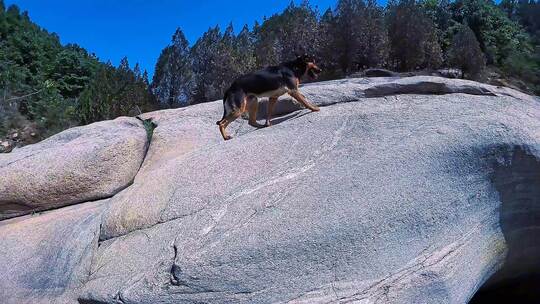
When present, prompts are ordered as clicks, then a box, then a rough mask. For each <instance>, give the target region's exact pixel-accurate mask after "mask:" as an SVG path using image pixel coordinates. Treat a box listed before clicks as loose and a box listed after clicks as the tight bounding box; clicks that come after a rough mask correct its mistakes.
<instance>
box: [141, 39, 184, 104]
mask: <svg viewBox="0 0 540 304" xmlns="http://www.w3.org/2000/svg"><path fill="white" fill-rule="evenodd" d="M151 89H152V92H153V93H154V95H155V97H156V99H157V100H158V101H159V103H160V104H161V105H162V106H168V107H178V106H185V105H188V104H189V102H190V98H191V95H192V91H193V89H194V74H193V66H192V58H191V54H190V49H189V43H188V41H187V39H186V37H185V35H184V33H183V32H182V30H181V29H177V30H176V32H175V33H174V35H173V37H172V41H171V44H170V45H169V46H167V47H165V49H163V50H162V51H161V55H160V56H159V58H158V62H157V64H156V69H155V73H154V78H153V81H152V86H151Z"/></svg>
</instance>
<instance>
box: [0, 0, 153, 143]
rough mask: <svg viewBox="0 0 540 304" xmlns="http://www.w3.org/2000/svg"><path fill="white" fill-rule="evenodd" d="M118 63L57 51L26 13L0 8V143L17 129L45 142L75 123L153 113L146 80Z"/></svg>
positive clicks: (53, 39) (68, 49)
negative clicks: (28, 126)
mask: <svg viewBox="0 0 540 304" xmlns="http://www.w3.org/2000/svg"><path fill="white" fill-rule="evenodd" d="M124 63H125V64H124V65H123V66H121V67H120V68H118V69H117V68H114V67H112V66H110V65H105V64H103V63H101V62H99V61H98V59H97V58H96V57H95V56H94V55H90V54H88V52H87V51H86V50H84V49H83V48H81V47H79V46H77V45H73V44H70V45H66V46H62V45H61V44H60V41H59V38H58V37H57V36H56V35H55V34H51V33H48V32H47V31H45V30H43V29H42V28H40V27H39V26H38V25H36V24H35V23H33V22H32V21H31V20H30V18H29V17H28V14H27V13H26V12H22V13H21V12H20V10H19V8H18V7H17V6H14V5H12V6H10V7H9V8H8V9H7V10H5V8H4V5H3V2H0V110H2V111H1V113H0V137H3V136H4V135H5V134H6V133H7V132H8V131H9V129H12V128H15V129H16V128H23V127H24V125H22V124H23V123H33V124H35V125H37V127H38V129H39V130H40V133H41V136H43V137H46V136H49V135H52V134H54V133H56V132H59V131H61V130H63V129H65V128H68V127H71V126H74V125H78V124H81V123H90V122H94V121H96V120H100V119H103V118H114V117H117V116H120V115H130V114H132V112H133V108H134V107H135V106H139V107H140V108H143V109H153V108H154V106H153V99H152V97H151V95H150V94H149V91H148V80H147V76H146V80H145V79H144V77H143V76H141V75H140V71H139V75H138V76H134V75H135V72H134V71H132V70H130V69H129V66H127V61H126V62H124ZM104 70H106V71H107V72H106V73H104V72H103V71H104ZM104 74H107V77H105V78H104ZM109 80H110V81H114V83H112V84H111V83H109V82H108V81H109ZM93 93H96V96H98V97H97V98H96V99H94V96H93V95H92V94H93ZM103 96H107V97H106V98H104V97H103ZM112 97H114V98H112ZM102 102H103V103H105V104H101V103H102Z"/></svg>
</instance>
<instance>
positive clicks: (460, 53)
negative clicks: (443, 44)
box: [448, 25, 485, 79]
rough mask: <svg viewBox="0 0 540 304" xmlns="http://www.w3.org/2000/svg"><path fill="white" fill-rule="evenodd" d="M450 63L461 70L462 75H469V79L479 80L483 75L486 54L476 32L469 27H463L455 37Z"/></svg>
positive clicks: (450, 53) (449, 57) (451, 48)
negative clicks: (481, 47)
mask: <svg viewBox="0 0 540 304" xmlns="http://www.w3.org/2000/svg"><path fill="white" fill-rule="evenodd" d="M448 61H449V63H450V64H451V65H452V66H455V67H458V68H460V69H461V71H462V74H463V75H465V74H467V75H468V76H469V78H472V79H476V78H479V76H480V74H481V73H482V71H483V69H484V66H485V63H484V62H485V60H484V54H483V53H482V50H481V49H480V45H479V43H478V40H476V36H475V35H474V32H473V31H472V30H471V29H470V28H469V27H468V26H467V25H461V26H460V27H459V30H458V32H457V33H456V35H454V39H453V40H452V46H451V47H450V50H449V55H448Z"/></svg>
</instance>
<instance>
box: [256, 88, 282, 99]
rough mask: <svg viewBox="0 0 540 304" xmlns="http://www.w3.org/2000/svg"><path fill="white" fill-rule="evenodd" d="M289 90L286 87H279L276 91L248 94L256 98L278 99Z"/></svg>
mask: <svg viewBox="0 0 540 304" xmlns="http://www.w3.org/2000/svg"><path fill="white" fill-rule="evenodd" d="M288 91H289V89H288V88H287V87H280V88H279V89H276V90H271V91H266V92H262V93H250V94H249V95H254V96H256V97H259V98H261V97H279V96H281V95H283V94H285V93H287V92H288Z"/></svg>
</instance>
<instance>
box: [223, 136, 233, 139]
mask: <svg viewBox="0 0 540 304" xmlns="http://www.w3.org/2000/svg"><path fill="white" fill-rule="evenodd" d="M223 139H225V140H229V139H232V136H230V135H227V136H225V137H224V138H223Z"/></svg>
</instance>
